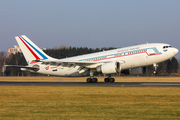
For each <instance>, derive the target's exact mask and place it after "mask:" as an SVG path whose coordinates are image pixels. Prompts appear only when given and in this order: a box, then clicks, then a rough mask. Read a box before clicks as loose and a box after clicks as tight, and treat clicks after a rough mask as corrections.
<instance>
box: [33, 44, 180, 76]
mask: <svg viewBox="0 0 180 120" xmlns="http://www.w3.org/2000/svg"><path fill="white" fill-rule="evenodd" d="M177 52H178V50H177V49H176V48H173V47H171V46H170V45H168V44H160V43H154V44H142V45H136V46H131V47H125V48H119V49H114V50H108V51H102V52H97V53H92V54H86V55H80V56H76V57H69V58H64V59H59V61H70V60H75V61H102V62H103V61H106V62H107V61H109V62H110V61H119V62H120V66H121V70H126V69H131V68H137V67H143V66H148V65H152V64H155V63H159V62H162V61H165V60H167V59H170V58H171V57H173V56H174V55H176V54H177ZM35 64H37V65H39V66H40V69H39V71H37V73H43V74H48V75H57V76H72V77H73V76H86V75H89V72H85V73H79V72H78V69H79V67H80V66H78V65H76V66H72V67H67V66H66V67H63V66H54V65H45V64H42V62H38V63H32V64H30V66H33V65H35Z"/></svg>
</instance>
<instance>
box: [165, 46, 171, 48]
mask: <svg viewBox="0 0 180 120" xmlns="http://www.w3.org/2000/svg"><path fill="white" fill-rule="evenodd" d="M171 47H172V46H164V47H163V48H171Z"/></svg>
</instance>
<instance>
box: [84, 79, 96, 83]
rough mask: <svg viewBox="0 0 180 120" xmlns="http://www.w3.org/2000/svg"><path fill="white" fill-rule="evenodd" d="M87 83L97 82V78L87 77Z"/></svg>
mask: <svg viewBox="0 0 180 120" xmlns="http://www.w3.org/2000/svg"><path fill="white" fill-rule="evenodd" d="M86 81H87V83H97V82H98V79H97V78H87V80H86Z"/></svg>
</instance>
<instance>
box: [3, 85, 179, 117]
mask: <svg viewBox="0 0 180 120" xmlns="http://www.w3.org/2000/svg"><path fill="white" fill-rule="evenodd" d="M0 91H1V92H0V119H3V120H4V119H5V120H6V119H7V120H9V119H13V120H14V119H23V120H24V119H100V120H102V119H138V120H139V119H180V88H178V87H159V88H158V87H50V86H38V87H37V86H1V87H0Z"/></svg>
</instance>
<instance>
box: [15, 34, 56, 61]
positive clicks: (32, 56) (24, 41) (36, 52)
mask: <svg viewBox="0 0 180 120" xmlns="http://www.w3.org/2000/svg"><path fill="white" fill-rule="evenodd" d="M15 39H16V41H17V42H18V44H19V46H20V48H21V50H22V52H23V55H24V57H25V59H26V61H27V63H28V64H30V63H31V62H32V61H34V60H45V59H53V58H51V57H50V56H48V55H47V54H46V53H44V52H43V51H42V50H41V49H40V48H39V47H38V46H36V45H35V44H34V43H33V42H32V41H31V40H30V39H29V38H27V37H26V36H25V35H21V36H16V37H15Z"/></svg>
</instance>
